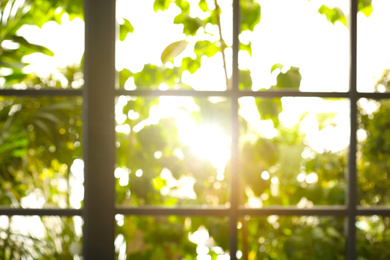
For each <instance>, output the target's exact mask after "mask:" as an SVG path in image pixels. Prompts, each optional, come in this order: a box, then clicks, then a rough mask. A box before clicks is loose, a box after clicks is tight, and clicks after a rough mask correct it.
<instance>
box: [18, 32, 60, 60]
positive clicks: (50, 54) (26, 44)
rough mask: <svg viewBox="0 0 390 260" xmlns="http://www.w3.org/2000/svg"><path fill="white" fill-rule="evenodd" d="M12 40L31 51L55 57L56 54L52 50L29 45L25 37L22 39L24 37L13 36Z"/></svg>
mask: <svg viewBox="0 0 390 260" xmlns="http://www.w3.org/2000/svg"><path fill="white" fill-rule="evenodd" d="M10 39H11V40H12V41H14V42H17V43H19V44H21V45H23V46H26V47H28V48H30V49H32V50H35V51H37V52H41V53H43V54H46V55H49V56H53V55H54V53H53V52H52V51H51V50H49V49H48V48H46V47H43V46H41V45H37V44H32V43H29V42H28V41H27V40H26V39H25V38H24V37H22V36H16V35H12V36H11V37H10Z"/></svg>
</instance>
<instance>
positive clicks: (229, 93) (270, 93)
mask: <svg viewBox="0 0 390 260" xmlns="http://www.w3.org/2000/svg"><path fill="white" fill-rule="evenodd" d="M115 94H116V95H117V96H119V95H129V96H194V97H211V96H219V97H270V98H273V97H322V98H349V97H350V92H299V91H294V90H284V91H273V90H270V91H257V92H255V91H234V90H233V91H232V90H227V91H196V90H152V89H150V90H145V89H142V90H138V89H137V90H116V91H115ZM356 97H357V98H362V97H367V98H378V99H380V98H390V92H389V93H356Z"/></svg>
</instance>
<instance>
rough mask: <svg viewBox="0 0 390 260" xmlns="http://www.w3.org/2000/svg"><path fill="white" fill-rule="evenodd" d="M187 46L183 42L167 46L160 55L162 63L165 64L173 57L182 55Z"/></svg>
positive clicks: (185, 42)
mask: <svg viewBox="0 0 390 260" xmlns="http://www.w3.org/2000/svg"><path fill="white" fill-rule="evenodd" d="M187 44H188V42H187V41H185V40H182V41H177V42H174V43H171V44H169V45H168V46H167V47H166V48H165V50H164V51H163V53H162V54H161V61H162V63H166V62H167V61H170V60H172V59H174V58H175V57H177V56H178V55H179V54H180V53H182V52H183V51H184V50H185V48H186V47H187Z"/></svg>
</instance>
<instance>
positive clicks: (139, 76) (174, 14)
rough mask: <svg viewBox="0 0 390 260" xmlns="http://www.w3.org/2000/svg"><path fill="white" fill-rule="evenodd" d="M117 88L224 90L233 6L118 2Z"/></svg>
mask: <svg viewBox="0 0 390 260" xmlns="http://www.w3.org/2000/svg"><path fill="white" fill-rule="evenodd" d="M117 21H118V23H119V25H120V26H119V27H120V29H119V35H118V38H119V39H118V40H117V54H116V57H117V58H116V62H117V63H116V68H117V70H118V72H119V88H124V89H127V90H133V89H145V88H147V89H160V90H165V89H194V90H226V89H227V88H228V87H229V85H230V78H231V74H232V69H231V67H232V62H231V60H232V58H231V57H232V47H231V46H232V0H228V1H226V0H223V1H205V0H202V1H179V0H176V1H168V0H162V1H154V0H147V1H145V0H144V1H134V0H133V1H128V0H117Z"/></svg>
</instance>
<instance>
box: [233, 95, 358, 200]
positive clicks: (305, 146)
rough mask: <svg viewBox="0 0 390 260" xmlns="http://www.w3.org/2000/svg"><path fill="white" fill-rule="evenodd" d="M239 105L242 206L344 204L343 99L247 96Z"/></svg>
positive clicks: (346, 106)
mask: <svg viewBox="0 0 390 260" xmlns="http://www.w3.org/2000/svg"><path fill="white" fill-rule="evenodd" d="M239 103H240V112H239V113H240V115H241V117H243V118H244V120H243V121H242V122H243V123H242V125H241V133H240V149H241V152H240V173H239V175H240V176H241V180H242V183H243V189H242V190H243V194H242V196H243V199H244V197H245V200H244V204H245V206H248V207H263V206H269V205H284V206H291V205H296V206H298V207H311V206H313V205H340V204H344V199H345V184H346V180H345V171H346V166H347V162H346V160H347V158H346V153H347V149H348V145H349V118H350V117H349V112H348V110H349V102H348V101H347V100H344V99H321V98H281V99H261V98H256V99H255V98H252V97H248V98H241V99H240V100H239Z"/></svg>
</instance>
